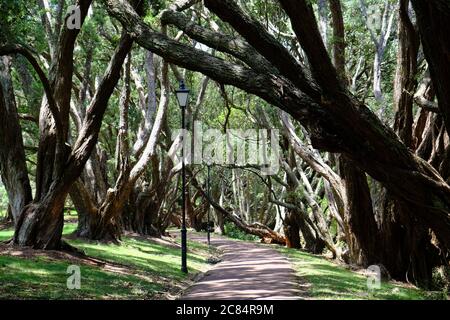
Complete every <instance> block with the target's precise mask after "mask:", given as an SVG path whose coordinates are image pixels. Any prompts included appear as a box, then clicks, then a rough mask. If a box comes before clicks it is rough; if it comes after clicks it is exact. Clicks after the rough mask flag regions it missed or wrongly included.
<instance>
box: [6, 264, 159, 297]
mask: <svg viewBox="0 0 450 320" xmlns="http://www.w3.org/2000/svg"><path fill="white" fill-rule="evenodd" d="M69 265H71V263H69V262H60V261H53V260H49V259H46V258H40V257H39V258H33V259H24V258H19V257H11V256H0V299H143V298H146V297H151V296H152V295H153V294H154V293H155V292H157V291H160V290H162V289H163V288H162V286H161V285H160V284H157V283H151V282H147V281H142V280H141V279H140V278H138V277H135V276H130V275H121V274H116V273H111V272H106V271H103V270H101V269H100V268H97V267H91V266H80V271H81V288H80V290H76V289H75V290H69V289H67V284H66V282H67V278H68V276H70V274H67V267H68V266H69Z"/></svg>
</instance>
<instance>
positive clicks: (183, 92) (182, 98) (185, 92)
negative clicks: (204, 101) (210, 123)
mask: <svg viewBox="0 0 450 320" xmlns="http://www.w3.org/2000/svg"><path fill="white" fill-rule="evenodd" d="M176 93H177V100H178V105H179V106H180V108H181V128H182V129H183V144H182V147H181V150H182V151H181V156H182V158H181V159H182V160H181V180H182V188H183V191H182V197H181V200H182V201H183V218H182V223H181V271H182V272H184V273H187V272H188V269H187V241H186V169H185V163H184V161H185V155H184V144H185V143H186V141H185V138H186V136H185V132H184V131H185V129H186V122H185V117H186V106H187V104H188V98H189V89H187V88H186V86H185V85H184V81H180V88H179V89H178V90H177V91H176Z"/></svg>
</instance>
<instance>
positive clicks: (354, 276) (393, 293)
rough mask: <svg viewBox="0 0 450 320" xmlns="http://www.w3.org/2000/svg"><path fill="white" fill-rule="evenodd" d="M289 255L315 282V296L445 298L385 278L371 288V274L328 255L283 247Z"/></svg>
mask: <svg viewBox="0 0 450 320" xmlns="http://www.w3.org/2000/svg"><path fill="white" fill-rule="evenodd" d="M279 251H280V252H282V253H284V254H285V255H286V256H288V257H289V258H290V260H291V262H292V263H293V265H294V267H295V270H296V271H297V274H298V275H299V276H300V277H301V278H302V279H304V280H305V281H306V282H308V283H310V284H311V287H310V288H309V291H308V293H307V294H308V295H309V296H311V298H313V299H339V300H340V299H342V300H366V299H371V300H372V299H373V300H380V299H381V300H425V299H442V298H443V297H442V294H441V293H439V292H427V291H423V290H420V289H418V288H416V287H413V286H407V285H405V284H402V283H398V282H383V283H382V284H381V288H380V289H374V290H373V291H368V289H367V278H366V277H365V276H363V275H361V274H358V273H356V272H353V271H350V270H348V269H345V268H344V267H342V266H339V265H337V264H336V263H333V262H331V261H329V260H327V259H325V258H324V257H321V256H316V255H312V254H308V253H305V252H302V251H300V250H295V249H287V248H280V249H279Z"/></svg>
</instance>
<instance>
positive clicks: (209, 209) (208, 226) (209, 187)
mask: <svg viewBox="0 0 450 320" xmlns="http://www.w3.org/2000/svg"><path fill="white" fill-rule="evenodd" d="M210 169H211V166H210V164H208V199H211V194H210V190H211V176H210ZM210 211H211V205H210V204H209V202H208V223H207V225H206V228H207V231H208V246H209V245H211V233H210V232H211V230H210V228H211V226H210V217H209V212H210Z"/></svg>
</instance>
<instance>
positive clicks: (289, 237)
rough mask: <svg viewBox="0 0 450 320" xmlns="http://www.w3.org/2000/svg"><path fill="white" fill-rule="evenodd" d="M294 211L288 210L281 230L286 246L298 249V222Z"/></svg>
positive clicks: (299, 246)
mask: <svg viewBox="0 0 450 320" xmlns="http://www.w3.org/2000/svg"><path fill="white" fill-rule="evenodd" d="M298 220H299V217H298V214H297V213H296V212H292V211H290V210H288V211H287V212H286V216H285V217H284V221H283V231H284V236H285V237H286V247H288V248H295V249H300V248H301V247H302V245H301V243H300V223H299V221H298Z"/></svg>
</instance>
